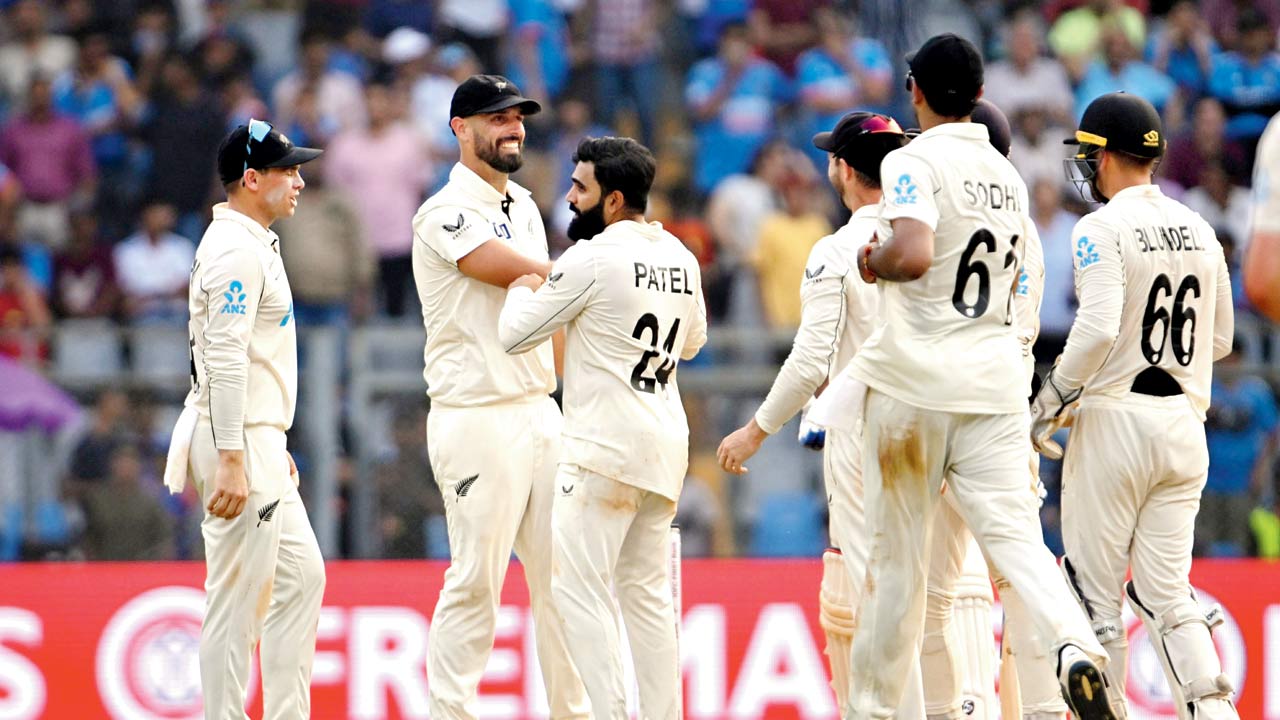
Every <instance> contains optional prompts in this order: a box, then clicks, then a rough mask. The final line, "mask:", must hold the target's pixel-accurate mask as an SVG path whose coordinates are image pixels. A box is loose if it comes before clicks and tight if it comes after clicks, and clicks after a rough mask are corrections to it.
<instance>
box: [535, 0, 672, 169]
mask: <svg viewBox="0 0 1280 720" xmlns="http://www.w3.org/2000/svg"><path fill="white" fill-rule="evenodd" d="M592 9H593V11H594V12H593V14H592V24H591V51H592V56H591V61H590V65H591V68H592V71H593V72H594V73H595V87H596V102H597V103H598V104H599V114H598V118H599V120H600V122H602V123H604V124H605V125H608V126H610V127H618V111H620V110H621V109H622V107H623V105H624V104H626V105H629V106H630V107H631V110H632V111H633V112H635V114H636V119H637V120H638V121H639V122H640V138H639V139H640V141H641V142H642V143H644V144H645V145H647V146H649V147H651V148H652V147H654V142H655V140H656V136H655V135H654V132H655V129H656V127H657V111H658V103H657V102H655V100H656V99H657V98H658V97H659V91H660V89H661V85H660V82H661V80H660V77H659V70H658V67H659V66H658V29H659V28H660V27H661V23H660V22H659V20H660V18H659V16H658V11H657V3H654V2H651V1H650V0H592ZM522 87H523V86H522ZM655 149H656V148H655Z"/></svg>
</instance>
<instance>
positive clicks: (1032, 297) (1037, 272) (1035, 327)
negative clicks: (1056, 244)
mask: <svg viewBox="0 0 1280 720" xmlns="http://www.w3.org/2000/svg"><path fill="white" fill-rule="evenodd" d="M1032 230H1033V232H1031V233H1028V235H1027V243H1026V245H1025V246H1024V247H1023V249H1022V272H1020V273H1019V274H1018V289H1017V291H1015V292H1014V294H1013V314H1014V318H1015V319H1016V321H1017V323H1018V341H1019V342H1021V343H1022V361H1023V365H1024V369H1025V370H1026V376H1025V380H1026V385H1024V386H1023V387H1025V388H1026V390H1027V392H1028V393H1030V392H1031V378H1032V376H1033V375H1035V372H1036V357H1035V355H1033V354H1032V352H1031V351H1032V350H1033V349H1034V348H1035V344H1036V338H1038V337H1040V303H1041V301H1042V300H1044V245H1043V244H1042V243H1041V242H1040V235H1039V233H1038V231H1035V229H1034V227H1033V228H1032Z"/></svg>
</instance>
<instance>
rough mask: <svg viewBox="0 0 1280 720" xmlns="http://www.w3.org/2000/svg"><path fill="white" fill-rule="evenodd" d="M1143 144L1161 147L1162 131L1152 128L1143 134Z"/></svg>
mask: <svg viewBox="0 0 1280 720" xmlns="http://www.w3.org/2000/svg"><path fill="white" fill-rule="evenodd" d="M1142 144H1143V145H1145V146H1147V147H1160V133H1159V132H1157V131H1155V130H1152V131H1151V132H1149V133H1147V134H1146V135H1143V136H1142Z"/></svg>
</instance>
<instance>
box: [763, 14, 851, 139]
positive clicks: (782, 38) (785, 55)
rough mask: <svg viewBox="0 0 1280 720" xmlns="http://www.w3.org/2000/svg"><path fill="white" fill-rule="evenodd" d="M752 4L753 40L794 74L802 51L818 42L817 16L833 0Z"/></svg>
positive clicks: (783, 68)
mask: <svg viewBox="0 0 1280 720" xmlns="http://www.w3.org/2000/svg"><path fill="white" fill-rule="evenodd" d="M751 4H752V8H751V14H750V15H748V16H747V22H748V26H749V27H750V29H751V41H752V43H753V44H754V45H755V46H756V48H757V49H758V50H759V51H760V52H761V53H762V54H763V55H764V56H765V57H766V58H768V59H769V60H770V61H771V62H772V63H773V64H775V65H777V66H778V67H779V68H781V69H782V71H783V72H785V73H786V74H787V75H794V74H795V70H796V59H797V58H798V57H800V53H802V52H804V51H805V50H806V49H808V48H811V47H813V46H814V45H816V44H817V43H818V36H819V34H820V33H819V30H818V28H817V27H816V26H815V25H814V18H815V16H818V15H819V14H820V11H821V10H826V9H829V8H830V7H831V0H753V2H752V3H751ZM850 109H852V108H850ZM832 127H834V126H832Z"/></svg>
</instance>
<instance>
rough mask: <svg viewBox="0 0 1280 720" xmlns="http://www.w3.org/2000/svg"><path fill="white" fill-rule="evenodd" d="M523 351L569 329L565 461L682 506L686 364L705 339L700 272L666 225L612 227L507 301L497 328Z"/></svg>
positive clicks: (511, 347)
mask: <svg viewBox="0 0 1280 720" xmlns="http://www.w3.org/2000/svg"><path fill="white" fill-rule="evenodd" d="M499 324H500V327H499V334H500V336H501V338H502V344H503V347H505V348H506V350H507V352H511V353H521V352H524V351H526V350H528V349H529V348H532V347H536V346H537V345H538V344H539V343H541V342H543V341H545V340H546V339H547V338H548V337H550V336H551V334H552V333H553V332H555V331H556V330H557V329H558V328H560V327H563V326H565V325H568V330H567V332H566V335H565V352H564V431H563V434H562V437H563V441H562V446H561V451H560V462H561V463H568V464H573V465H579V466H581V467H584V468H586V469H588V470H591V471H594V472H597V473H599V474H601V475H604V476H605V477H608V478H611V479H614V480H618V481H620V482H624V483H627V484H629V485H634V486H635V487H638V488H641V489H643V490H649V491H651V492H655V493H658V494H660V495H662V496H663V497H667V498H670V499H671V500H678V499H679V496H680V488H681V486H682V485H683V484H684V475H685V471H686V470H687V469H688V465H689V425H688V422H687V421H686V419H685V415H684V407H683V406H682V405H681V403H680V390H679V389H678V388H677V386H676V368H677V366H678V365H679V363H680V360H682V359H683V360H688V359H689V358H692V357H693V356H694V355H696V354H697V353H698V350H699V349H700V348H701V347H702V345H703V344H704V343H705V342H706V340H707V311H706V306H705V304H704V303H703V299H702V275H701V273H700V271H699V269H698V261H697V259H696V258H694V256H693V254H692V253H690V252H689V251H688V250H687V249H685V247H684V245H683V244H682V243H681V242H680V240H678V239H677V238H676V237H675V236H673V235H672V234H671V233H669V232H667V231H665V230H663V229H662V225H661V224H660V223H656V222H654V223H648V224H641V223H637V222H633V221H630V220H624V221H621V222H616V223H613V224H612V225H609V226H608V227H606V228H605V230H604V232H602V233H600V234H599V235H597V236H596V237H595V238H594V239H592V240H589V241H582V242H579V243H577V244H576V245H574V246H573V247H572V248H569V249H568V250H567V251H565V253H564V254H563V255H561V256H560V259H559V260H557V261H556V264H555V267H554V268H552V270H551V275H550V276H549V277H548V278H547V282H546V283H545V284H544V285H543V286H542V287H541V288H539V289H538V291H537V292H533V291H531V290H529V289H528V288H516V289H514V290H512V291H511V292H510V293H509V294H508V295H507V301H506V306H505V307H503V309H502V316H501V319H500V321H499Z"/></svg>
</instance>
